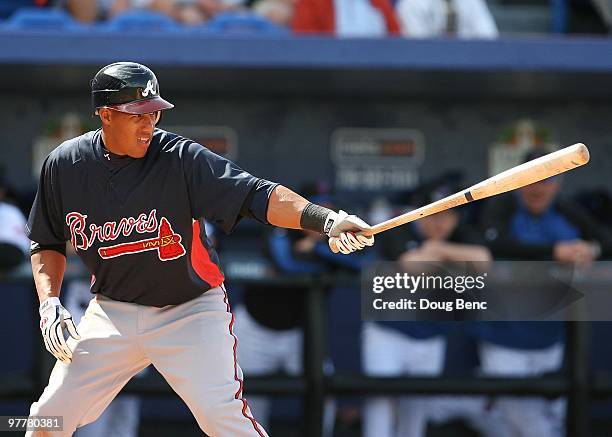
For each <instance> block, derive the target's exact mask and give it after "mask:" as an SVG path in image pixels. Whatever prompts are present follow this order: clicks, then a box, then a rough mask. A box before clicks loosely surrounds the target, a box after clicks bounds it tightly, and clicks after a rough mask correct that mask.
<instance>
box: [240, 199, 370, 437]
mask: <svg viewBox="0 0 612 437" xmlns="http://www.w3.org/2000/svg"><path fill="white" fill-rule="evenodd" d="M309 191H310V192H312V191H313V190H312V189H309V188H308V187H305V188H302V191H300V192H302V193H306V194H308V192H309ZM307 197H308V199H309V200H310V201H312V202H318V204H320V205H325V206H326V207H331V203H330V197H329V196H328V195H325V194H322V195H318V194H317V195H310V196H307ZM326 245H327V243H326V242H325V239H324V238H322V236H321V235H320V234H317V233H315V232H310V231H303V230H286V229H282V230H281V229H274V230H272V231H271V232H270V233H269V234H268V236H267V246H268V247H267V251H268V254H267V255H268V256H269V258H270V260H271V261H272V262H273V264H274V266H275V268H276V269H277V271H278V273H279V274H281V275H292V276H295V275H298V276H314V277H316V276H318V275H321V274H324V273H329V272H330V271H332V270H334V269H344V270H348V271H352V272H357V271H359V270H360V269H361V265H362V263H363V262H364V261H365V259H366V258H364V257H368V256H370V255H364V256H353V255H352V254H351V255H342V256H338V255H340V254H333V253H331V252H330V251H329V249H327V250H325V247H326ZM328 253H329V254H328ZM307 288H308V287H307V286H295V285H291V284H283V285H274V286H272V285H270V284H265V285H257V284H250V285H249V286H248V287H246V288H245V293H244V301H243V303H242V304H240V305H238V306H237V307H236V310H235V315H236V322H235V325H234V329H235V333H236V336H237V337H238V338H239V339H240V341H239V342H238V349H237V354H238V361H239V362H240V367H241V368H242V370H243V372H244V374H245V375H248V376H264V375H273V374H278V373H285V374H288V375H299V374H300V373H301V372H302V365H303V353H302V352H303V337H304V336H303V329H302V327H303V324H304V318H305V301H304V299H305V296H306V292H307ZM325 372H326V373H327V374H329V373H332V372H333V364H332V363H331V361H329V360H328V361H327V362H326V368H325ZM248 400H249V406H250V408H251V411H252V412H253V414H254V415H256V416H257V418H258V419H257V420H258V422H259V423H261V424H262V426H264V427H267V426H268V425H269V421H270V413H271V411H270V407H271V399H269V398H267V397H263V396H248ZM335 415H336V405H335V402H334V401H333V400H332V399H328V400H326V402H325V407H324V417H323V420H324V423H323V432H324V434H323V437H331V436H332V435H333V430H334V423H335ZM266 429H268V428H266Z"/></svg>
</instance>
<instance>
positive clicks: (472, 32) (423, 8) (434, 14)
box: [396, 0, 499, 38]
mask: <svg viewBox="0 0 612 437" xmlns="http://www.w3.org/2000/svg"><path fill="white" fill-rule="evenodd" d="M396 10H397V15H398V17H399V20H400V23H401V26H402V33H403V35H405V36H407V37H414V38H431V37H436V36H443V35H457V36H458V37H460V38H496V37H497V36H498V35H499V32H498V30H497V26H496V24H495V20H493V16H492V15H491V12H490V11H489V8H488V7H487V4H486V2H485V1H484V0H398V2H397V5H396Z"/></svg>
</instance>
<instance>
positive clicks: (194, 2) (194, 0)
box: [173, 0, 247, 25]
mask: <svg viewBox="0 0 612 437" xmlns="http://www.w3.org/2000/svg"><path fill="white" fill-rule="evenodd" d="M174 2H175V5H174V12H173V16H174V17H175V18H176V19H177V20H178V21H180V22H181V23H184V24H187V25H197V24H200V23H203V22H205V21H207V20H210V19H211V18H212V17H214V16H215V15H217V14H219V13H221V12H228V11H234V10H240V9H242V8H245V7H246V4H247V0H174Z"/></svg>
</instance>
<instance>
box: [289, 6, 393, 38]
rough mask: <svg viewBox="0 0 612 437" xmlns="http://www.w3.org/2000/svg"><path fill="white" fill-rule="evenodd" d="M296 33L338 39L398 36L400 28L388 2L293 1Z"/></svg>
mask: <svg viewBox="0 0 612 437" xmlns="http://www.w3.org/2000/svg"><path fill="white" fill-rule="evenodd" d="M292 28H293V31H294V32H296V33H320V34H332V35H336V36H339V37H384V36H388V35H399V33H400V25H399V21H398V19H397V17H396V15H395V11H394V10H393V6H392V4H391V1H390V0H296V4H295V13H294V16H293V25H292Z"/></svg>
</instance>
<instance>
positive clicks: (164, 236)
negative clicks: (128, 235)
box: [98, 217, 185, 261]
mask: <svg viewBox="0 0 612 437" xmlns="http://www.w3.org/2000/svg"><path fill="white" fill-rule="evenodd" d="M181 239H182V238H181V236H180V235H179V234H175V233H174V231H173V230H172V226H170V222H168V220H166V218H165V217H162V218H161V221H160V224H159V232H158V233H157V238H148V239H146V240H140V241H134V242H132V243H122V244H116V245H114V246H108V247H101V248H99V249H98V253H99V254H100V257H102V259H109V258H116V257H118V256H123V255H129V254H131V253H138V252H146V251H147V250H155V251H157V256H158V258H159V259H160V261H169V260H171V259H177V258H180V257H181V256H183V255H185V248H184V247H183V245H182V244H181Z"/></svg>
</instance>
